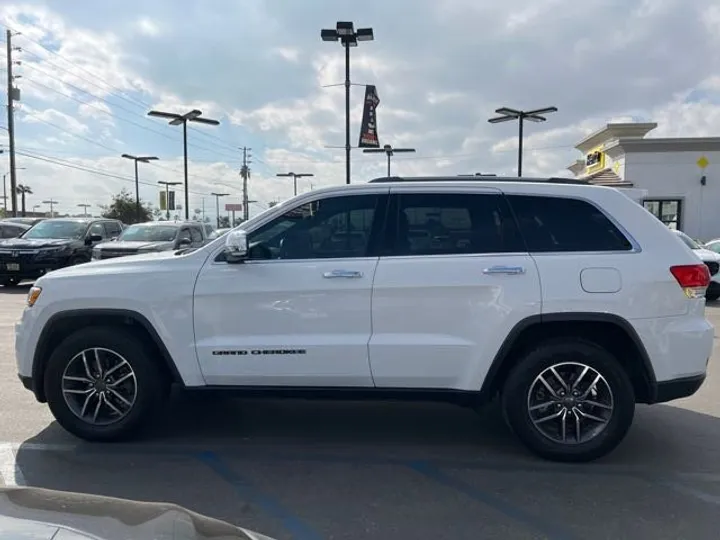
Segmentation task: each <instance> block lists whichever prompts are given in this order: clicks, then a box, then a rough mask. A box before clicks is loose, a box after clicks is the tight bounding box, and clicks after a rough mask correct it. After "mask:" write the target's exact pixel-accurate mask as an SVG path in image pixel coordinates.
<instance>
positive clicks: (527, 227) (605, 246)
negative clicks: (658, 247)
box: [508, 195, 632, 253]
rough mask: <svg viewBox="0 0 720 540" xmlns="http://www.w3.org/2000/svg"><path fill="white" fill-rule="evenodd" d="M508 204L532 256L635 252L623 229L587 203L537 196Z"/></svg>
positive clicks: (511, 198) (512, 197)
mask: <svg viewBox="0 0 720 540" xmlns="http://www.w3.org/2000/svg"><path fill="white" fill-rule="evenodd" d="M508 200H509V201H510V206H511V207H512V209H513V212H514V213H515V216H516V218H517V221H518V224H519V226H520V231H521V232H522V235H523V237H524V238H525V242H526V243H527V247H528V250H529V251H530V252H531V253H532V252H535V253H542V252H546V253H547V252H568V251H630V250H632V244H631V243H630V241H629V240H628V239H627V238H626V237H625V235H624V234H623V233H622V232H621V231H620V229H618V227H617V226H616V225H615V224H614V223H613V222H612V221H611V220H610V219H609V218H608V217H607V216H606V215H605V214H604V213H603V212H602V211H600V209H598V208H597V207H596V206H595V205H593V204H591V203H589V202H587V201H583V200H580V199H571V198H564V197H547V196H537V195H508Z"/></svg>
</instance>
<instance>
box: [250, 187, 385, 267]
mask: <svg viewBox="0 0 720 540" xmlns="http://www.w3.org/2000/svg"><path fill="white" fill-rule="evenodd" d="M379 200H380V198H379V197H378V196H376V195H354V196H346V197H332V198H329V199H323V200H320V201H315V202H312V203H307V204H304V205H302V206H298V207H296V208H293V209H292V210H290V211H289V212H287V213H286V214H284V215H282V216H280V217H279V218H276V219H274V220H273V221H271V222H270V223H268V224H266V225H264V226H263V227H260V228H259V229H258V230H256V231H254V232H253V233H252V234H251V235H250V237H249V243H250V246H251V248H252V253H251V256H253V257H256V254H260V255H261V257H259V258H269V259H327V258H341V257H364V256H366V254H367V251H368V247H369V244H370V233H371V230H372V225H373V219H374V217H375V212H376V207H377V205H378V201H379ZM256 246H257V247H256Z"/></svg>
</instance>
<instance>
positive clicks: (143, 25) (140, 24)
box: [135, 17, 161, 37]
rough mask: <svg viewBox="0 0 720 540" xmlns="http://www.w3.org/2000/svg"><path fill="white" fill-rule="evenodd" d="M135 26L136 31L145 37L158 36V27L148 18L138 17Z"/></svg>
mask: <svg viewBox="0 0 720 540" xmlns="http://www.w3.org/2000/svg"><path fill="white" fill-rule="evenodd" d="M135 25H136V27H137V29H138V31H139V32H140V33H141V34H143V35H145V36H149V37H157V36H159V35H160V32H161V30H160V26H158V24H157V23H156V22H155V21H153V20H151V19H149V18H148V17H140V18H139V19H138V20H137V21H136V23H135Z"/></svg>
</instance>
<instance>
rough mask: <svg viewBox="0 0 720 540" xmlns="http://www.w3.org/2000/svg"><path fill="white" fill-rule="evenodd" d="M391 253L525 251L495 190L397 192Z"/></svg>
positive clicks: (513, 223)
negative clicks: (489, 192) (490, 192)
mask: <svg viewBox="0 0 720 540" xmlns="http://www.w3.org/2000/svg"><path fill="white" fill-rule="evenodd" d="M397 200H398V211H397V225H396V229H395V234H394V237H395V238H394V239H393V241H392V244H393V249H392V251H391V253H392V254H393V255H448V254H460V253H508V252H519V251H525V248H524V246H523V244H522V242H521V241H520V239H519V235H518V231H517V228H516V225H515V222H514V221H513V219H512V218H511V216H510V213H509V211H508V207H507V202H506V201H505V200H504V199H503V197H502V196H500V195H466V194H437V193H427V194H425V193H422V194H420V193H416V194H408V195H399V196H398V198H397Z"/></svg>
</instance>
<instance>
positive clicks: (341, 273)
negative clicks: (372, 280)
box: [323, 270, 363, 279]
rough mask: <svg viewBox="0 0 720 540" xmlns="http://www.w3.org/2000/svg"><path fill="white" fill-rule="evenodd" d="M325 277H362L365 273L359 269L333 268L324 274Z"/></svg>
mask: <svg viewBox="0 0 720 540" xmlns="http://www.w3.org/2000/svg"><path fill="white" fill-rule="evenodd" d="M323 277H324V278H328V279H332V278H361V277H363V273H362V272H360V271H358V270H331V271H330V272H325V273H324V274H323Z"/></svg>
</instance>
